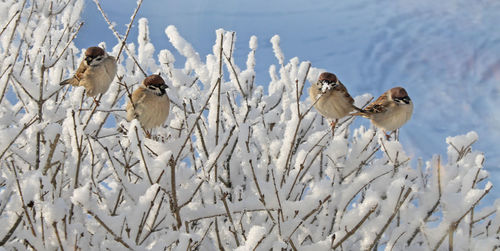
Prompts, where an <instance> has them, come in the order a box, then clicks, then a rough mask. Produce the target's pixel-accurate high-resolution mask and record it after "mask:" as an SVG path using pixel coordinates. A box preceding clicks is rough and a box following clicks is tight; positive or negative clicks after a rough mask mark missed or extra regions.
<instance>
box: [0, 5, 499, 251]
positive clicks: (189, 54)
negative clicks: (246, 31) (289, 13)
mask: <svg viewBox="0 0 500 251" xmlns="http://www.w3.org/2000/svg"><path fill="white" fill-rule="evenodd" d="M95 2H96V5H97V8H100V5H99V1H98V0H95ZM141 3H142V2H141V1H139V2H138V5H137V8H136V9H135V10H134V11H131V15H132V16H131V19H130V23H128V25H127V30H126V32H125V34H119V33H118V32H117V31H116V29H114V27H113V25H112V24H113V23H112V21H111V20H109V19H107V16H106V13H104V11H102V9H101V11H102V14H103V16H104V17H105V18H106V19H107V21H108V22H109V25H110V32H112V33H113V34H114V35H115V37H116V38H117V43H116V44H114V45H108V46H106V45H105V44H100V46H103V47H106V48H107V51H109V53H110V54H112V55H115V56H117V58H119V60H118V73H117V78H116V80H115V82H113V83H112V85H111V87H110V89H109V91H108V92H107V93H106V94H105V95H103V96H102V98H101V105H100V106H99V109H97V107H96V106H94V105H93V101H92V100H91V99H88V98H87V97H86V96H85V95H84V93H83V90H82V88H71V87H70V88H66V89H63V90H61V89H60V87H59V85H58V83H59V82H60V80H61V79H63V78H65V77H67V76H69V74H72V73H73V72H74V70H75V68H76V67H77V62H79V60H81V57H82V52H83V50H84V49H82V48H76V47H75V46H74V44H73V43H72V40H73V38H74V37H75V35H76V34H77V32H78V29H79V24H80V23H81V20H79V18H78V17H79V16H80V13H81V11H82V6H83V1H82V0H71V1H64V2H61V1H51V0H40V1H36V4H34V3H33V1H22V2H19V1H13V0H12V1H5V2H4V3H3V5H4V7H7V8H6V9H8V10H9V11H8V13H7V14H8V15H5V16H4V17H0V41H1V42H2V43H1V49H2V50H0V58H1V59H2V60H0V91H1V92H0V93H1V94H2V95H1V96H0V104H1V105H0V114H2V115H1V116H0V135H1V136H2V137H0V138H1V140H0V226H5V227H4V228H1V229H0V245H2V246H4V247H5V248H6V249H17V250H25V249H31V250H55V249H61V250H62V249H65V250H68V249H71V250H78V249H81V250H93V249H98V250H106V249H109V250H123V249H131V250H174V249H176V250H177V249H178V250H216V249H222V248H224V249H228V250H250V249H252V250H253V249H257V250H270V249H277V250H281V249H285V250H331V249H334V250H374V249H377V250H380V249H386V250H406V249H409V250H421V249H446V248H448V249H451V248H456V247H463V248H465V249H471V250H491V249H494V248H495V247H498V245H499V241H498V239H496V237H497V236H498V234H499V231H500V230H499V229H500V218H499V215H498V206H495V205H489V206H488V205H483V204H481V202H482V201H483V200H484V198H485V196H487V195H488V193H489V192H490V191H491V188H492V185H491V183H489V182H488V181H487V180H486V179H487V178H488V173H487V172H486V171H485V170H484V169H483V168H482V167H483V162H484V155H483V154H482V153H480V152H478V151H476V150H474V148H473V146H474V145H473V143H474V142H476V141H477V140H478V135H477V134H476V133H474V132H471V133H468V134H466V135H461V136H456V137H449V138H448V139H446V142H447V143H448V154H447V155H448V156H447V157H441V156H435V157H433V158H432V159H431V160H428V161H427V162H425V163H424V162H421V165H419V168H416V167H413V166H412V162H411V159H410V157H409V156H408V155H407V154H406V152H405V146H404V144H402V143H400V142H397V141H387V140H385V138H384V137H383V135H382V134H380V133H377V132H376V131H375V130H373V129H372V128H365V127H359V128H354V127H353V126H352V118H350V117H347V118H345V119H343V120H342V121H339V123H338V125H339V127H338V129H337V130H339V132H341V133H339V134H337V135H335V136H332V135H331V133H329V132H328V130H329V129H328V125H326V123H324V121H323V118H322V117H321V116H320V115H318V113H317V112H316V111H315V109H314V108H313V104H312V103H311V102H310V100H309V99H308V98H307V97H304V93H307V89H308V88H309V86H310V83H312V82H315V81H316V80H317V77H318V76H319V74H320V73H321V72H322V71H324V70H323V69H318V68H316V67H314V62H303V61H300V60H299V59H298V58H291V59H287V57H285V52H284V51H283V50H281V48H280V46H279V43H280V38H279V36H274V37H273V39H272V40H271V41H270V43H271V44H272V47H273V51H274V53H275V56H276V65H271V66H270V67H269V74H270V79H271V81H270V83H268V84H266V85H257V84H256V83H255V81H254V80H255V76H256V74H257V72H255V64H256V61H255V54H256V53H257V38H256V37H252V38H251V39H250V41H249V48H248V49H244V48H237V47H235V41H236V38H237V33H235V32H232V31H224V30H222V29H220V30H217V31H216V32H215V34H214V42H213V45H214V46H213V53H211V54H209V55H206V56H205V57H201V56H200V55H199V54H198V53H197V52H196V51H195V50H194V48H193V47H192V46H191V45H190V44H189V42H188V41H186V40H185V39H184V38H183V37H182V35H181V32H182V31H178V30H177V29H176V28H175V27H174V26H168V27H167V28H166V30H165V34H166V37H165V39H168V40H169V41H170V43H171V44H172V45H173V47H174V48H175V49H176V50H178V52H179V54H180V55H181V57H183V58H182V59H181V60H179V61H184V60H183V59H185V62H186V63H185V64H184V65H182V66H180V67H179V66H178V65H177V64H176V58H175V57H174V54H173V53H172V52H170V51H168V50H161V51H159V52H158V51H155V47H154V46H153V44H152V43H151V40H150V38H149V29H148V21H147V19H145V18H141V19H139V20H136V18H135V17H136V14H137V12H138V9H139V7H140V5H141ZM136 23H137V24H138V25H135V24H136ZM135 27H137V28H138V34H139V35H138V38H137V44H136V43H134V42H130V41H132V40H134V39H131V38H129V35H130V34H132V32H131V29H135ZM127 41H128V42H127ZM236 50H247V51H248V54H247V55H248V56H247V60H246V64H245V65H244V66H243V67H242V66H239V65H237V64H236V63H235V62H236V61H238V60H235V58H234V57H235V55H240V54H236V53H235V51H236ZM123 52H125V53H123ZM118 55H121V56H118ZM287 60H288V61H287ZM152 73H160V74H162V76H164V79H165V81H166V82H167V84H168V85H169V87H170V88H169V90H168V95H169V97H170V99H171V100H172V104H174V105H173V106H172V107H171V111H170V115H169V118H168V119H167V121H166V122H165V123H164V125H163V126H161V127H159V128H156V129H155V130H154V134H155V137H153V139H148V138H146V137H145V135H144V133H143V130H142V129H141V125H140V123H138V121H137V120H133V121H131V122H127V121H126V120H125V119H124V117H125V112H124V110H125V109H124V108H125V103H126V102H127V101H128V99H130V95H131V93H132V92H133V90H134V89H136V88H137V86H138V85H139V84H140V83H141V82H142V80H143V79H144V75H147V74H152ZM7 96H8V99H7ZM306 96H307V95H306ZM370 98H371V95H368V94H365V95H361V96H357V97H355V100H356V104H357V105H359V106H362V105H363V104H366V103H368V102H369V100H370ZM117 127H120V132H118V130H117ZM497 204H498V203H497Z"/></svg>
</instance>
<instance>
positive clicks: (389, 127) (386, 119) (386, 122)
mask: <svg viewBox="0 0 500 251" xmlns="http://www.w3.org/2000/svg"><path fill="white" fill-rule="evenodd" d="M412 113H413V103H409V104H407V105H395V106H391V107H389V108H388V109H387V111H385V112H382V113H377V114H374V115H373V116H372V119H371V120H372V123H373V124H374V125H375V126H377V127H379V128H382V129H384V130H386V131H394V130H396V129H398V128H400V127H401V126H403V125H404V124H405V123H406V122H408V120H409V119H410V118H411V115H412Z"/></svg>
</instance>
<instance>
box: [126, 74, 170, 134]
mask: <svg viewBox="0 0 500 251" xmlns="http://www.w3.org/2000/svg"><path fill="white" fill-rule="evenodd" d="M166 88H168V86H167V85H166V84H165V81H164V80H163V78H162V77H160V75H156V74H153V75H151V76H148V77H146V78H145V79H144V81H142V84H141V85H140V86H139V88H138V89H137V90H135V91H134V92H133V93H132V97H131V100H129V102H128V103H127V108H126V109H127V120H128V121H132V120H133V119H137V120H139V122H140V123H141V126H142V128H143V129H144V130H145V131H146V137H148V138H150V137H151V133H150V132H149V130H151V129H153V128H155V127H158V126H161V125H162V124H163V122H165V120H166V119H167V117H168V113H169V110H170V99H169V98H168V95H167V92H166V91H165V89H166Z"/></svg>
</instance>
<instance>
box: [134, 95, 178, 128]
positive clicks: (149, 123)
mask: <svg viewBox="0 0 500 251" xmlns="http://www.w3.org/2000/svg"><path fill="white" fill-rule="evenodd" d="M135 106H136V110H137V114H138V115H139V118H138V119H139V121H140V122H141V125H142V127H143V128H144V129H146V130H150V129H152V128H155V127H158V126H161V125H162V124H163V123H164V122H165V120H166V119H167V117H168V113H169V110H170V100H169V99H168V96H167V95H163V96H157V95H155V94H153V93H150V92H146V97H144V99H143V101H142V102H138V103H137V104H135Z"/></svg>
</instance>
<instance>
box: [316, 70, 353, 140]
mask: <svg viewBox="0 0 500 251" xmlns="http://www.w3.org/2000/svg"><path fill="white" fill-rule="evenodd" d="M309 97H310V98H311V101H312V103H313V104H314V107H315V108H316V110H318V112H319V113H320V114H321V115H323V117H325V118H327V119H331V120H332V122H331V123H330V125H331V127H332V132H333V131H334V129H335V125H336V124H337V122H338V120H339V119H340V118H343V117H345V116H347V115H349V113H350V112H352V111H360V110H361V109H359V108H357V107H356V106H354V99H353V98H352V97H351V95H349V93H348V92H347V89H346V88H345V86H344V85H343V84H342V82H340V81H339V79H338V78H337V76H335V74H333V73H330V72H323V73H321V74H320V75H319V78H318V81H317V82H316V83H315V84H313V85H311V88H309Z"/></svg>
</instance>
